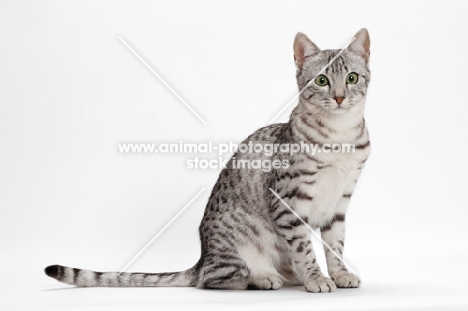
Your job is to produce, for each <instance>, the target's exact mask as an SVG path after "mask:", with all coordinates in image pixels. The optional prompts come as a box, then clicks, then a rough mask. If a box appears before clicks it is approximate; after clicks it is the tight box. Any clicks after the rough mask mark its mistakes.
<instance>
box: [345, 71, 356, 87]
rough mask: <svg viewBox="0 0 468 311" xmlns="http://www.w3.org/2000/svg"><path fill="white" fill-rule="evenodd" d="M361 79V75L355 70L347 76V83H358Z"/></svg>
mask: <svg viewBox="0 0 468 311" xmlns="http://www.w3.org/2000/svg"><path fill="white" fill-rule="evenodd" d="M358 80H359V76H358V74H357V73H355V72H351V73H350V74H349V75H348V76H347V77H346V83H348V84H356V83H357V82H358Z"/></svg>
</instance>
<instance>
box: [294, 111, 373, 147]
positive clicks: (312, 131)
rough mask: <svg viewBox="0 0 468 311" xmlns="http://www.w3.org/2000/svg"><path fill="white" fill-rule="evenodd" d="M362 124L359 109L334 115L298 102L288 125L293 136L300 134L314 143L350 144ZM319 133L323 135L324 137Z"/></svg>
mask: <svg viewBox="0 0 468 311" xmlns="http://www.w3.org/2000/svg"><path fill="white" fill-rule="evenodd" d="M307 107H309V108H307ZM363 122H364V109H361V108H359V107H356V108H352V109H350V110H349V111H346V112H344V113H342V114H335V113H331V112H327V111H324V110H322V109H321V108H318V107H316V108H310V105H307V104H306V103H304V102H300V103H299V105H298V106H296V108H295V109H294V110H293V112H292V113H291V117H290V120H289V122H288V124H289V127H290V128H291V134H292V135H293V136H297V133H298V132H302V133H306V134H307V135H308V136H309V137H311V138H312V139H315V140H316V141H322V142H325V141H326V142H329V143H334V142H352V141H353V140H354V137H355V134H354V132H355V131H356V128H358V127H360V126H362V125H363V124H364V123H363ZM320 132H322V133H325V135H326V137H325V136H323V135H321V134H320Z"/></svg>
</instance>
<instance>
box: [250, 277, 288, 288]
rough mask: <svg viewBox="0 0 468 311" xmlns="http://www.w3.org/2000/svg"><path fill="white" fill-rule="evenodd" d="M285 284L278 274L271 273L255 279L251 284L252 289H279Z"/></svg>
mask: <svg viewBox="0 0 468 311" xmlns="http://www.w3.org/2000/svg"><path fill="white" fill-rule="evenodd" d="M281 285H283V281H281V279H280V278H279V277H278V276H276V275H271V276H268V277H265V278H259V279H256V280H254V281H253V282H252V283H251V284H250V285H249V288H250V289H278V288H280V287H281Z"/></svg>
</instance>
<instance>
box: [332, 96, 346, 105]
mask: <svg viewBox="0 0 468 311" xmlns="http://www.w3.org/2000/svg"><path fill="white" fill-rule="evenodd" d="M334 100H335V101H336V103H337V104H338V105H341V103H342V102H343V100H344V97H335V98H334Z"/></svg>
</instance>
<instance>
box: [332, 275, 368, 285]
mask: <svg viewBox="0 0 468 311" xmlns="http://www.w3.org/2000/svg"><path fill="white" fill-rule="evenodd" d="M334 281H335V284H336V286H337V287H339V288H356V287H359V286H360V285H361V279H360V278H359V277H358V276H357V275H356V274H353V273H348V272H345V273H341V274H338V275H337V276H336V277H335V278H334Z"/></svg>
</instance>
